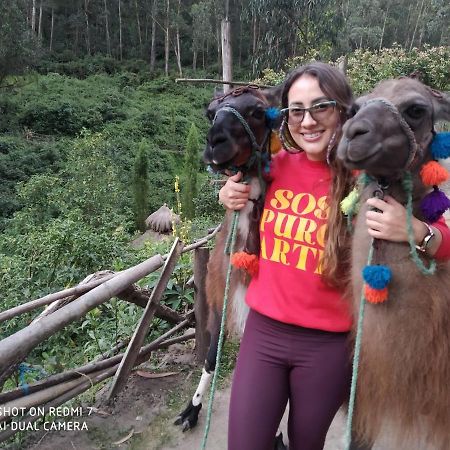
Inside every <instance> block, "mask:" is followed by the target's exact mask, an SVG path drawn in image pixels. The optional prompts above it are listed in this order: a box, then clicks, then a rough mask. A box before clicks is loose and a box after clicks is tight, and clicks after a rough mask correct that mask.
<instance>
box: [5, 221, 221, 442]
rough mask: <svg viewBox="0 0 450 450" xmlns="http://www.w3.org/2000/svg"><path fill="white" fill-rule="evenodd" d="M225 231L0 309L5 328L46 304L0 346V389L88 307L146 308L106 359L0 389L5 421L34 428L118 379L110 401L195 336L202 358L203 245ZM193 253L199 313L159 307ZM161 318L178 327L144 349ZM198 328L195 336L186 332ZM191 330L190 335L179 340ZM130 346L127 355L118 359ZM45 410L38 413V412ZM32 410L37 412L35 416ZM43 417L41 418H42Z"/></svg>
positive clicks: (10, 431)
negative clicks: (153, 278) (182, 260)
mask: <svg viewBox="0 0 450 450" xmlns="http://www.w3.org/2000/svg"><path fill="white" fill-rule="evenodd" d="M218 230H219V227H217V228H216V229H215V230H214V231H212V232H211V233H209V234H208V235H207V236H205V237H204V238H202V239H200V240H199V241H197V242H195V243H193V244H191V245H188V246H184V244H183V243H182V242H181V241H179V240H178V239H176V240H175V242H174V244H173V246H172V249H171V251H170V253H169V254H167V255H159V254H158V255H154V256H152V257H151V258H149V259H147V260H146V261H143V262H142V263H140V264H138V265H136V266H133V267H130V268H128V269H126V270H123V271H121V272H117V273H113V272H109V271H104V272H98V273H96V274H94V275H91V276H89V277H87V278H86V279H85V280H83V281H82V282H81V283H80V284H78V285H77V286H74V287H72V288H70V289H65V290H63V291H61V292H56V293H53V294H49V295H46V296H45V297H42V298H40V299H37V300H32V301H29V302H26V303H24V304H21V305H19V306H16V307H14V308H12V309H9V310H7V311H3V312H0V323H2V322H4V321H6V320H10V319H12V318H14V317H17V316H19V315H21V314H24V313H27V312H30V311H33V310H35V309H37V308H40V307H42V306H47V305H49V306H47V307H46V308H45V310H44V311H43V312H41V313H40V314H39V315H37V316H36V317H35V319H34V320H33V321H32V322H31V323H30V324H29V325H28V326H26V327H25V328H23V329H22V330H19V331H18V332H16V333H14V334H13V335H11V336H8V337H6V338H5V339H3V340H1V341H0V389H1V388H2V386H3V385H4V382H5V381H6V379H7V378H8V377H9V376H11V375H12V374H13V373H14V372H15V371H16V370H17V367H18V365H19V364H20V363H22V362H23V361H24V360H25V359H26V357H27V356H28V354H29V353H30V352H31V351H32V350H33V349H34V348H35V347H36V346H38V345H39V344H40V343H41V342H43V341H45V340H46V339H48V338H49V337H51V336H53V335H54V334H55V333H57V332H58V331H59V330H61V329H63V328H64V327H65V326H67V325H68V324H70V323H73V322H74V321H77V320H79V319H80V318H82V317H83V316H85V315H86V314H87V313H88V312H89V311H90V310H92V309H93V308H96V307H97V306H99V305H101V304H103V303H105V302H107V301H109V300H110V299H111V298H113V297H117V298H119V299H121V300H124V301H127V302H132V303H134V304H137V305H139V306H141V307H143V308H144V312H143V314H142V317H141V320H140V321H139V323H138V324H137V326H136V329H135V332H134V334H133V336H131V337H130V339H129V340H128V341H126V342H120V343H118V344H117V345H116V346H115V347H113V348H112V349H111V350H110V351H109V352H108V354H105V355H99V356H97V357H96V358H94V360H93V361H92V362H90V363H88V364H86V365H84V366H82V367H77V368H75V369H70V370H67V371H65V372H62V373H58V374H53V375H50V376H47V377H46V378H44V379H42V380H39V381H37V382H34V383H32V384H29V385H27V386H26V389H24V387H23V386H21V387H18V388H16V389H13V390H10V391H7V392H0V424H3V423H5V424H7V423H10V422H12V421H20V422H21V424H26V423H31V422H34V421H36V420H38V419H39V418H41V417H43V416H45V414H46V413H47V412H48V411H49V409H50V408H51V407H55V406H59V405H62V404H63V403H65V402H67V401H68V400H70V399H72V398H74V397H76V396H78V395H79V394H81V393H83V392H85V391H87V390H88V389H89V388H91V387H93V386H94V385H95V384H98V383H100V382H101V381H103V380H105V379H107V378H110V377H114V379H113V382H112V384H111V388H110V391H109V394H108V400H109V401H111V400H113V399H114V397H115V396H116V395H117V393H118V392H119V391H120V390H121V389H122V388H123V386H124V385H125V383H126V380H127V378H128V376H129V374H130V372H131V370H132V369H133V367H135V366H137V365H139V364H141V363H142V362H144V361H146V360H148V359H149V357H150V355H151V352H152V351H154V350H157V349H162V348H167V347H168V346H170V345H171V344H174V343H177V342H183V341H186V340H189V339H193V338H195V340H196V346H195V347H196V357H197V360H198V361H199V362H202V361H203V360H204V357H205V354H206V351H207V347H208V339H209V336H208V333H207V331H206V315H207V306H206V298H205V293H204V287H205V275H206V264H207V262H208V259H209V249H208V248H207V247H205V244H206V243H207V242H208V241H209V240H210V239H212V238H213V237H214V236H215V235H216V233H217V232H218ZM191 251H192V252H194V276H193V279H192V280H191V281H190V282H191V284H193V286H194V308H193V309H192V310H191V311H189V312H188V313H186V314H185V315H181V314H179V313H178V312H176V311H174V310H172V309H170V308H168V307H167V306H164V305H162V304H161V303H160V300H161V297H162V295H163V293H164V290H165V288H166V286H167V283H168V281H169V279H170V276H171V274H172V272H173V270H174V268H175V265H176V262H177V260H178V258H179V257H180V256H181V254H182V253H185V252H191ZM161 267H163V269H162V271H161V274H160V276H159V279H158V282H157V284H156V286H155V287H154V288H153V290H152V291H151V292H150V291H149V290H148V289H145V288H144V289H143V288H140V287H139V286H137V285H136V284H135V283H136V282H137V281H139V280H141V279H142V278H144V277H145V276H147V275H149V274H150V273H152V272H154V271H156V270H158V269H159V268H161ZM154 316H156V317H158V318H161V319H164V320H166V321H167V322H169V323H170V324H171V325H172V328H171V329H170V330H169V331H167V332H166V333H164V334H163V335H161V336H159V337H158V338H157V339H155V340H154V341H153V342H151V343H149V344H146V345H143V343H144V339H145V337H146V335H147V334H148V333H149V331H150V330H151V321H152V318H153V317H154ZM194 325H195V332H186V329H187V328H191V327H193V326H194ZM183 330H185V332H184V334H182V335H178V336H175V335H177V334H179V333H180V332H181V331H183ZM124 347H127V349H126V351H125V352H124V353H119V354H115V353H117V352H118V351H120V350H121V349H122V348H124ZM38 407H39V408H38ZM13 408H20V411H21V412H23V414H21V417H16V416H13V415H12V413H11V412H12V411H17V409H13ZM30 410H31V411H32V413H33V414H30ZM36 412H38V413H36ZM3 430H5V431H2V432H0V442H3V441H5V440H7V439H9V438H10V437H11V436H12V435H14V434H15V433H17V431H18V427H17V428H16V427H10V429H6V427H3Z"/></svg>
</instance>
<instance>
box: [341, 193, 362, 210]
mask: <svg viewBox="0 0 450 450" xmlns="http://www.w3.org/2000/svg"><path fill="white" fill-rule="evenodd" d="M358 202H359V193H358V189H357V188H356V187H354V188H353V190H352V191H351V192H350V194H348V195H347V197H345V198H344V199H343V200H342V201H341V211H342V212H343V213H344V214H345V215H346V216H348V215H349V214H351V213H353V214H355V213H357V212H358V209H359V203H358Z"/></svg>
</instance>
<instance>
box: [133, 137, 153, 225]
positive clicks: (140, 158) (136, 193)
mask: <svg viewBox="0 0 450 450" xmlns="http://www.w3.org/2000/svg"><path fill="white" fill-rule="evenodd" d="M149 197H150V184H149V177H148V157H147V151H146V148H145V143H144V142H141V143H140V145H139V149H138V151H137V154H136V158H135V160H134V166H133V199H134V219H135V223H136V228H137V229H138V230H140V231H142V232H144V231H145V219H146V218H147V216H148V213H149V209H148V199H149Z"/></svg>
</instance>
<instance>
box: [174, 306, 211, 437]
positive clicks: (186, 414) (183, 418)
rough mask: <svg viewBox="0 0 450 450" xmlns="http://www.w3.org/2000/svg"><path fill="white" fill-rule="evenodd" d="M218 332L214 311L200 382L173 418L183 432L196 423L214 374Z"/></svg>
mask: <svg viewBox="0 0 450 450" xmlns="http://www.w3.org/2000/svg"><path fill="white" fill-rule="evenodd" d="M219 333H220V315H219V314H218V313H216V312H215V313H214V324H213V330H212V331H211V342H210V345H209V349H208V353H207V355H206V360H205V365H204V367H203V369H202V377H201V378H200V382H199V384H198V387H197V390H196V391H195V394H194V396H193V397H192V399H191V400H190V401H189V403H188V405H187V406H186V408H185V409H184V410H183V412H181V414H180V415H179V416H178V417H177V418H176V420H175V425H182V430H183V432H184V431H187V430H190V429H192V428H194V427H195V426H196V425H197V422H198V416H199V414H200V410H201V409H202V400H203V396H204V395H205V393H206V392H207V391H208V388H209V384H210V382H211V379H212V377H213V375H214V370H215V367H216V356H217V347H218V344H219Z"/></svg>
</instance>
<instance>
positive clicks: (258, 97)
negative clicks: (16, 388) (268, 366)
mask: <svg viewBox="0 0 450 450" xmlns="http://www.w3.org/2000/svg"><path fill="white" fill-rule="evenodd" d="M280 94H281V87H280V86H277V87H274V88H272V89H266V90H260V89H256V88H255V87H253V86H248V87H243V88H237V89H235V90H233V91H231V92H230V93H228V94H226V95H223V96H221V97H219V98H216V99H214V100H213V101H212V102H211V103H210V105H209V106H208V109H207V117H208V118H209V120H210V121H211V127H210V129H209V131H208V134H207V145H206V149H205V151H204V154H203V159H204V160H205V162H206V163H207V164H209V165H210V167H211V168H212V170H213V171H215V172H224V171H227V173H229V172H237V171H241V172H242V173H243V179H244V181H245V182H247V183H248V184H249V185H250V194H249V201H248V202H247V204H246V206H245V207H244V208H243V209H242V210H241V211H240V213H239V222H238V227H237V234H236V243H235V247H234V253H237V252H246V253H247V254H249V255H253V257H254V258H257V256H258V255H259V219H260V215H261V211H262V208H263V204H264V197H263V195H264V181H263V175H264V171H265V170H266V169H267V168H268V167H267V164H268V162H269V157H270V147H271V146H272V147H273V146H274V145H278V144H279V141H278V140H277V139H274V135H273V132H272V129H273V128H275V127H277V126H278V123H277V117H276V116H277V113H276V111H275V110H273V109H272V110H271V108H270V107H271V106H276V105H278V104H279V101H280ZM271 113H272V114H271ZM233 215H234V213H233V211H229V210H227V212H226V214H225V219H224V221H223V223H222V227H221V230H220V231H219V233H218V235H217V238H216V243H215V247H214V250H213V251H212V252H211V256H210V259H209V263H208V272H207V276H206V297H207V303H208V308H209V312H208V330H209V332H210V336H211V342H210V346H209V350H208V354H207V356H206V361H205V366H204V368H203V372H202V378H201V380H200V383H199V385H198V388H197V390H196V392H195V394H194V396H193V398H192V400H191V401H190V402H189V404H188V406H187V407H186V409H185V410H184V411H183V412H182V413H181V414H180V415H179V416H178V418H177V420H176V422H175V423H176V424H177V425H181V426H182V429H183V431H186V430H188V429H190V428H193V427H195V425H196V424H197V420H198V415H199V412H200V409H201V407H202V403H201V402H202V398H203V395H204V394H205V392H206V391H207V388H208V386H209V383H210V380H211V378H212V375H213V373H214V370H215V365H216V356H217V351H218V343H219V333H220V323H221V316H222V307H223V300H224V291H225V281H226V274H227V269H228V264H229V257H228V256H227V255H225V248H226V245H227V237H228V235H229V233H230V228H231V225H232V220H233ZM249 281H250V276H249V275H248V274H247V273H246V272H245V271H244V270H241V269H237V268H233V270H232V274H231V280H230V289H229V295H228V298H229V304H228V308H227V329H228V331H229V332H231V333H236V334H238V335H240V334H241V333H242V331H243V328H244V324H245V320H246V318H247V313H248V307H247V305H246V304H245V299H244V298H245V293H246V290H247V286H248V283H249ZM277 448H280V449H281V448H284V447H281V446H280V447H277Z"/></svg>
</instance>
